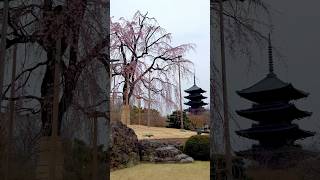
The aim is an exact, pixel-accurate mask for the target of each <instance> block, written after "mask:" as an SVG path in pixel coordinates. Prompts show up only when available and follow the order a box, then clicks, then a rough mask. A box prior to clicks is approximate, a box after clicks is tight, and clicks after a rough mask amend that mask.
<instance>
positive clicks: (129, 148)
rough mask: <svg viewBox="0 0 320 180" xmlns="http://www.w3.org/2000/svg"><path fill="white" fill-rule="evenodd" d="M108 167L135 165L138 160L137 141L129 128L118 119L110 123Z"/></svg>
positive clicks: (117, 167)
mask: <svg viewBox="0 0 320 180" xmlns="http://www.w3.org/2000/svg"><path fill="white" fill-rule="evenodd" d="M110 138H111V139H110V141H111V151H110V168H111V169H119V168H125V167H130V166H133V165H136V164H138V163H139V161H140V155H139V142H138V138H137V135H136V134H135V133H134V131H133V130H132V129H131V128H128V127H127V126H126V125H124V124H122V123H121V122H120V121H116V122H112V123H111V136H110Z"/></svg>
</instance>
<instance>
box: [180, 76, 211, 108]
mask: <svg viewBox="0 0 320 180" xmlns="http://www.w3.org/2000/svg"><path fill="white" fill-rule="evenodd" d="M185 92H186V93H188V94H189V95H188V96H185V98H186V99H188V100H189V101H188V102H186V103H184V104H185V105H188V106H190V107H189V108H188V109H187V111H188V112H190V113H192V114H199V113H200V112H203V111H204V108H203V106H205V105H207V104H208V103H205V102H203V99H206V98H207V97H205V96H203V95H202V93H205V92H206V91H205V90H203V89H201V88H200V87H198V86H197V85H196V77H195V76H194V77H193V86H192V87H190V88H189V89H187V90H185Z"/></svg>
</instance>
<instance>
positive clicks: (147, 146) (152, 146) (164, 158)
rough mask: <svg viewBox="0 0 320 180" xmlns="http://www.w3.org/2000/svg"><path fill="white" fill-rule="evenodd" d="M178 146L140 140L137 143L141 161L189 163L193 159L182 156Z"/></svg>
mask: <svg viewBox="0 0 320 180" xmlns="http://www.w3.org/2000/svg"><path fill="white" fill-rule="evenodd" d="M179 147H180V145H179V144H169V143H165V142H157V141H149V140H142V141H140V142H139V148H140V157H141V161H148V162H163V163H191V162H193V159H192V158H191V157H189V156H188V155H186V154H183V153H182V152H181V151H180V150H179V149H178V148H179Z"/></svg>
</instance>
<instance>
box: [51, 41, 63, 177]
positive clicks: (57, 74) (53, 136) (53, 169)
mask: <svg viewBox="0 0 320 180" xmlns="http://www.w3.org/2000/svg"><path fill="white" fill-rule="evenodd" d="M60 54H61V38H59V39H58V41H57V44H56V58H55V68H54V84H53V88H54V90H53V112H52V115H53V117H52V131H51V143H52V144H51V162H50V165H49V166H50V171H49V173H50V179H51V180H56V179H57V177H56V175H57V171H56V170H57V169H56V165H57V163H56V146H57V140H58V121H59V99H60V97H59V91H60V90H59V84H60V82H59V80H60V67H59V66H60Z"/></svg>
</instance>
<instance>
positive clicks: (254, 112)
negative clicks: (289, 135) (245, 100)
mask: <svg viewBox="0 0 320 180" xmlns="http://www.w3.org/2000/svg"><path fill="white" fill-rule="evenodd" d="M236 112H237V114H238V115H240V116H242V117H245V118H248V119H251V120H254V121H275V120H278V119H279V120H294V119H301V118H304V117H308V116H311V115H312V113H311V112H308V111H301V110H299V109H298V108H297V107H296V106H295V105H294V104H291V103H272V104H268V105H266V104H264V105H261V104H260V105H254V106H253V107H252V108H250V109H246V110H239V111H236Z"/></svg>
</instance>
